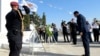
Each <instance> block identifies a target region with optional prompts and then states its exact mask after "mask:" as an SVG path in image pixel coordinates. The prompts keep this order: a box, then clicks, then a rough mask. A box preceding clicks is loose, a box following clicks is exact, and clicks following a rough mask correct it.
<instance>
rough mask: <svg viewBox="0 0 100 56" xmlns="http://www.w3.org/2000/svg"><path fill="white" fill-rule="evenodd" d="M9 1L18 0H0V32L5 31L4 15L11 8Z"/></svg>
mask: <svg viewBox="0 0 100 56" xmlns="http://www.w3.org/2000/svg"><path fill="white" fill-rule="evenodd" d="M11 1H16V2H18V0H0V32H1V33H6V32H7V30H6V28H5V24H6V20H5V16H6V14H7V13H8V12H9V11H10V10H11V7H10V2H11Z"/></svg>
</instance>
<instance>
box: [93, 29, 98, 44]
mask: <svg viewBox="0 0 100 56" xmlns="http://www.w3.org/2000/svg"><path fill="white" fill-rule="evenodd" d="M93 35H94V41H95V42H99V29H93Z"/></svg>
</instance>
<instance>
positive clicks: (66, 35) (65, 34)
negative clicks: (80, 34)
mask: <svg viewBox="0 0 100 56" xmlns="http://www.w3.org/2000/svg"><path fill="white" fill-rule="evenodd" d="M63 37H64V42H66V37H67V41H68V42H69V38H68V34H67V33H63Z"/></svg>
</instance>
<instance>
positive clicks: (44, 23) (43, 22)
mask: <svg viewBox="0 0 100 56" xmlns="http://www.w3.org/2000/svg"><path fill="white" fill-rule="evenodd" d="M42 25H46V15H45V13H43V16H42Z"/></svg>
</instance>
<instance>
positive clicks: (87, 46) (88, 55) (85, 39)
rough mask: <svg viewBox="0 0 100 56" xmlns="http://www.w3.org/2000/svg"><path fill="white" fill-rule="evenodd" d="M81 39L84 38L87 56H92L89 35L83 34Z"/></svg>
mask: <svg viewBox="0 0 100 56" xmlns="http://www.w3.org/2000/svg"><path fill="white" fill-rule="evenodd" d="M81 38H82V42H83V47H84V50H85V56H90V47H89V37H88V33H83V35H82V36H81Z"/></svg>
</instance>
